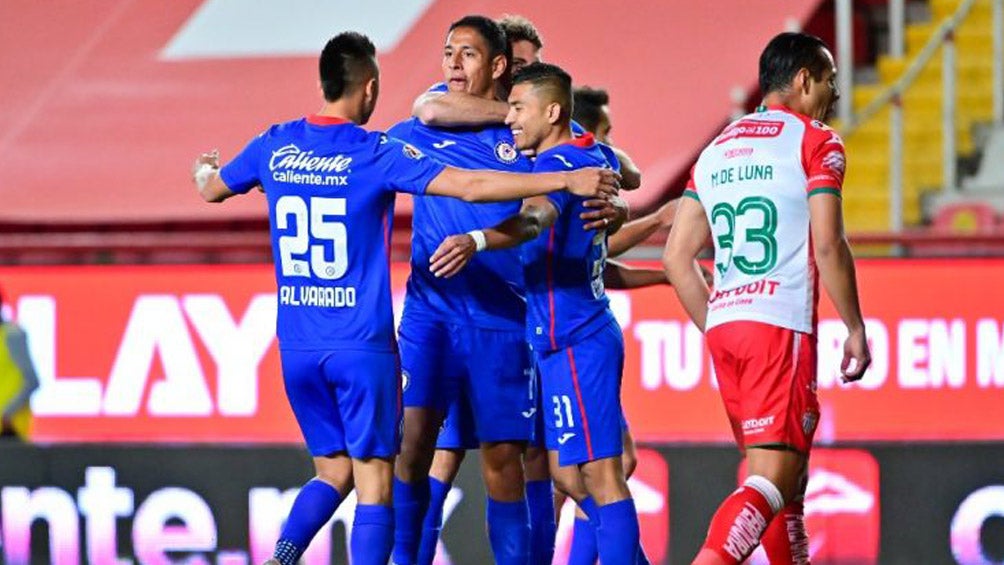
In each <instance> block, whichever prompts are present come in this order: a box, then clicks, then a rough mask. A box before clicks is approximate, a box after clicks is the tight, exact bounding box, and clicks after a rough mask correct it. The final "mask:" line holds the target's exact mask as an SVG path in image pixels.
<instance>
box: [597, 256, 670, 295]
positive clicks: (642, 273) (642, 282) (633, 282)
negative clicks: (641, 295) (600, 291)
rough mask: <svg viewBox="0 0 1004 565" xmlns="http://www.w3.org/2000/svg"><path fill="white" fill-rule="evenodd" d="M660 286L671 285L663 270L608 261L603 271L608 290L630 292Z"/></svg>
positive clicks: (604, 283) (604, 282)
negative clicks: (635, 289)
mask: <svg viewBox="0 0 1004 565" xmlns="http://www.w3.org/2000/svg"><path fill="white" fill-rule="evenodd" d="M660 284H666V285H668V284H669V279H667V278H666V272H665V271H663V270H662V269H644V268H639V267H630V266H628V265H625V264H624V263H621V262H619V261H607V265H606V267H604V269H603V285H604V286H605V287H607V288H612V289H615V290H629V289H632V288H643V287H646V286H656V285H660Z"/></svg>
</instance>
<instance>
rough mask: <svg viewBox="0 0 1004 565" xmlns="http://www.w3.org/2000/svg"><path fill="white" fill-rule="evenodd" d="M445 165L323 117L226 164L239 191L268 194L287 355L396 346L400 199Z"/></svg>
mask: <svg viewBox="0 0 1004 565" xmlns="http://www.w3.org/2000/svg"><path fill="white" fill-rule="evenodd" d="M443 168H444V165H443V164H442V163H439V162H437V161H435V160H433V159H430V158H427V157H425V156H423V155H422V153H420V152H419V151H418V150H417V149H415V148H414V147H412V146H410V145H406V144H404V143H401V142H400V141H397V140H394V139H391V138H390V137H388V136H386V135H385V134H383V133H379V132H368V131H366V130H364V129H363V128H361V127H359V126H357V125H355V124H352V123H350V122H346V121H344V120H339V119H337V118H329V117H324V116H310V117H307V118H304V119H300V120H295V121H292V122H287V123H283V124H277V125H273V126H272V127H270V128H269V129H268V130H267V131H265V132H264V133H262V134H261V135H259V136H258V137H257V138H255V139H254V140H252V141H251V143H249V144H248V146H247V147H246V148H245V149H244V150H243V151H242V152H241V153H240V154H239V155H237V157H235V158H234V160H233V161H231V162H230V163H228V164H227V165H226V166H224V167H223V168H222V170H221V171H220V177H221V178H222V180H223V182H225V183H226V185H227V186H228V187H229V188H230V190H232V191H234V192H237V193H244V192H247V191H248V190H250V189H251V188H253V187H255V186H257V185H261V186H262V187H264V189H265V195H266V198H267V199H268V211H269V225H270V228H271V230H270V231H271V237H272V254H273V257H274V260H275V277H276V283H277V285H278V300H279V309H278V320H277V327H276V333H277V335H278V337H279V344H280V346H281V347H282V348H283V349H302V350H318V349H321V350H325V349H336V348H347V349H364V350H377V351H391V350H394V349H395V345H394V344H395V338H394V322H393V314H392V310H391V293H390V268H389V245H390V234H391V229H392V221H393V217H394V195H395V192H398V191H400V192H410V193H412V194H423V193H424V192H425V189H426V187H427V186H428V184H429V182H431V181H432V179H434V178H435V177H436V176H437V175H439V173H440V172H442V170H443Z"/></svg>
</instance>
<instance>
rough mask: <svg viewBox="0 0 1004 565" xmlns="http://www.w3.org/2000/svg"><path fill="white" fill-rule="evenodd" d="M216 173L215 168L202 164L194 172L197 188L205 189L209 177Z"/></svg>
mask: <svg viewBox="0 0 1004 565" xmlns="http://www.w3.org/2000/svg"><path fill="white" fill-rule="evenodd" d="M215 172H216V167H214V166H212V165H210V164H209V163H203V164H201V165H199V168H198V169H196V170H195V184H197V185H198V186H199V188H205V186H206V183H208V182H209V177H211V176H213V173H215Z"/></svg>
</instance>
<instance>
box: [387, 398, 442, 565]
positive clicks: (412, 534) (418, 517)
mask: <svg viewBox="0 0 1004 565" xmlns="http://www.w3.org/2000/svg"><path fill="white" fill-rule="evenodd" d="M443 417H444V414H443V412H442V411H439V410H434V409H431V408H423V407H417V406H415V407H413V406H406V407H405V409H404V434H403V437H402V441H401V452H400V454H399V455H398V457H397V462H396V463H395V465H394V480H393V485H394V492H395V496H394V499H395V512H396V517H397V518H396V519H397V520H398V522H399V523H398V524H397V531H396V534H395V540H394V544H395V549H394V562H395V563H396V564H398V565H412V564H414V563H415V562H416V560H417V555H418V548H419V544H420V542H421V532H422V520H423V518H424V516H425V514H426V511H427V509H428V506H429V469H430V468H431V467H432V459H433V456H434V454H435V448H436V438H437V437H438V434H439V427H440V426H441V425H442V423H443Z"/></svg>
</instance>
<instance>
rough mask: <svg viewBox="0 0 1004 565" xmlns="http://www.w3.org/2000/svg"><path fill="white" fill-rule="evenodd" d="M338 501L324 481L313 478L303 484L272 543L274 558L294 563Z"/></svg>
mask: <svg viewBox="0 0 1004 565" xmlns="http://www.w3.org/2000/svg"><path fill="white" fill-rule="evenodd" d="M341 502H342V497H341V496H340V495H339V494H338V491H337V490H335V487H333V486H331V485H329V484H328V483H326V482H324V481H321V480H318V479H313V480H310V481H308V482H307V484H305V485H303V487H302V488H301V489H300V493H299V494H297V495H296V500H294V501H293V507H292V508H291V509H290V511H289V517H288V518H286V525H285V526H283V528H282V533H281V534H280V535H279V541H278V542H276V544H275V555H274V557H275V559H276V560H277V561H279V563H282V565H295V564H296V562H297V561H298V560H299V559H300V556H301V555H302V554H303V552H304V551H306V550H307V546H308V545H310V540H312V539H314V536H315V535H316V534H317V531H318V530H320V529H321V527H322V526H324V524H325V523H327V521H328V520H330V519H331V516H332V515H333V514H334V513H335V510H337V509H338V505H339V504H340V503H341Z"/></svg>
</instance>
